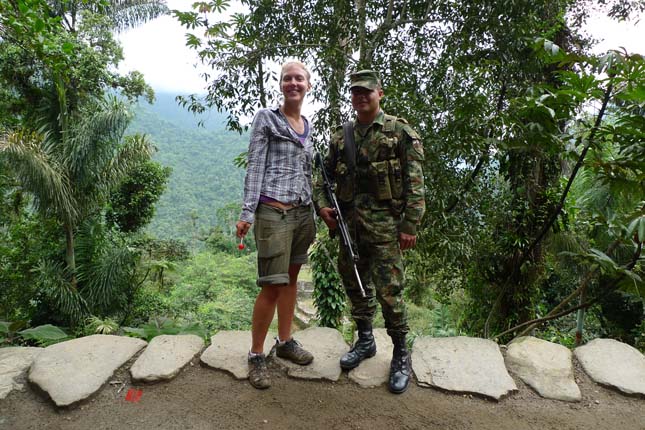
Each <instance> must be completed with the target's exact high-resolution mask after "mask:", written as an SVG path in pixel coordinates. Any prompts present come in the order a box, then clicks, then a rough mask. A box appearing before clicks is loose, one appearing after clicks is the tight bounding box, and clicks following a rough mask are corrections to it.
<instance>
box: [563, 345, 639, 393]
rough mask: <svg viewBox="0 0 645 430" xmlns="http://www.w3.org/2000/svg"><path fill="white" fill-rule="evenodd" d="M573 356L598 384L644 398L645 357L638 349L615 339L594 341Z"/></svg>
mask: <svg viewBox="0 0 645 430" xmlns="http://www.w3.org/2000/svg"><path fill="white" fill-rule="evenodd" d="M573 352H574V354H575V355H576V358H577V359H578V361H580V364H582V367H583V368H584V370H585V372H587V374H588V375H589V376H590V377H591V379H593V380H594V381H596V382H597V383H599V384H602V385H608V386H611V387H615V388H617V389H619V390H620V391H622V392H624V393H627V394H641V395H645V357H644V356H643V354H641V353H640V352H639V351H638V350H637V349H636V348H634V347H632V346H629V345H627V344H624V343H622V342H618V341H617V340H613V339H594V340H592V341H591V342H589V343H587V344H586V345H584V346H581V347H578V348H576V349H575V350H574V351H573Z"/></svg>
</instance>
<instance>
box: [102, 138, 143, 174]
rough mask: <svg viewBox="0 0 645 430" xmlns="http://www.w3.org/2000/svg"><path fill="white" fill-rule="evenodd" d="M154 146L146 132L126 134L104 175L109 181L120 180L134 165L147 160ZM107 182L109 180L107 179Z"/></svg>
mask: <svg viewBox="0 0 645 430" xmlns="http://www.w3.org/2000/svg"><path fill="white" fill-rule="evenodd" d="M152 151H153V146H152V143H151V142H150V139H148V136H146V135H144V134H135V135H133V136H126V137H125V138H124V139H123V144H122V145H121V147H120V148H119V149H118V151H117V152H116V154H115V156H114V157H113V158H112V160H110V164H109V165H107V169H106V170H105V172H104V175H105V177H106V179H107V178H110V181H109V182H120V181H121V179H122V178H123V177H124V176H125V175H127V174H128V173H129V172H130V171H131V170H132V169H133V168H134V167H136V166H137V165H139V164H140V163H141V162H143V161H145V160H147V159H148V158H149V157H150V155H151V154H152ZM106 182H107V181H106Z"/></svg>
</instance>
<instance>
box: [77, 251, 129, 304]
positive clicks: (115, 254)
mask: <svg viewBox="0 0 645 430" xmlns="http://www.w3.org/2000/svg"><path fill="white" fill-rule="evenodd" d="M134 264H135V253H134V252H133V251H132V249H130V248H129V247H127V246H125V245H121V244H116V243H105V244H104V246H103V247H102V249H101V250H100V252H99V253H98V254H96V255H95V256H94V258H93V261H92V262H91V263H89V264H88V265H80V264H79V267H78V273H79V281H80V280H81V279H82V280H83V283H84V287H83V296H84V297H86V298H87V300H88V302H89V303H90V305H91V307H92V308H102V309H105V308H107V307H108V306H109V305H110V304H114V303H115V301H116V300H117V299H118V298H119V297H121V296H123V290H124V289H125V288H127V286H128V280H129V279H130V274H131V271H132V269H133V266H134Z"/></svg>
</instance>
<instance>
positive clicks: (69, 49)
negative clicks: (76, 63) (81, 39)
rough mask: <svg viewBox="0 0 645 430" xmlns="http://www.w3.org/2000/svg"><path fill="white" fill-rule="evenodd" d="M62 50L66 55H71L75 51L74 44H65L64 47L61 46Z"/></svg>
mask: <svg viewBox="0 0 645 430" xmlns="http://www.w3.org/2000/svg"><path fill="white" fill-rule="evenodd" d="M61 49H62V50H63V52H64V53H66V54H71V53H72V52H73V51H74V44H73V43H71V42H65V43H63V46H61Z"/></svg>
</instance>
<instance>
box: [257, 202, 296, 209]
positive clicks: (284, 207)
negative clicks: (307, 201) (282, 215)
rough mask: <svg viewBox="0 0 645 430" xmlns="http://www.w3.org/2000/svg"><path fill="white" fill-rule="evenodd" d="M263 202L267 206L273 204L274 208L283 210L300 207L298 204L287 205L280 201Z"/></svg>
mask: <svg viewBox="0 0 645 430" xmlns="http://www.w3.org/2000/svg"><path fill="white" fill-rule="evenodd" d="M262 204H263V205H267V206H272V207H274V208H278V209H282V210H283V211H288V210H291V209H293V208H297V207H298V205H286V204H284V203H280V202H262Z"/></svg>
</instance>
